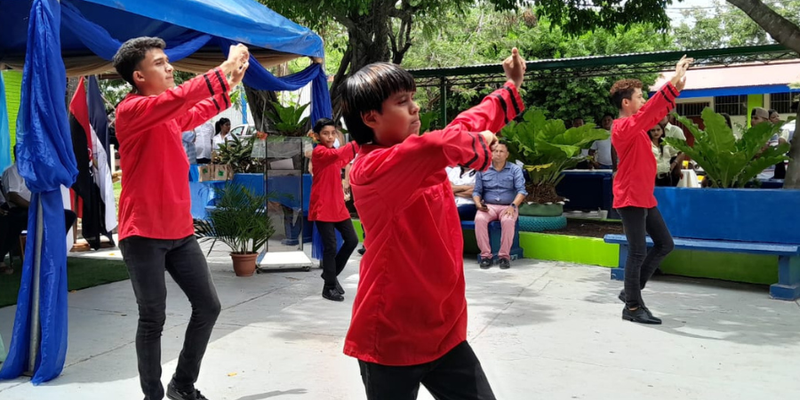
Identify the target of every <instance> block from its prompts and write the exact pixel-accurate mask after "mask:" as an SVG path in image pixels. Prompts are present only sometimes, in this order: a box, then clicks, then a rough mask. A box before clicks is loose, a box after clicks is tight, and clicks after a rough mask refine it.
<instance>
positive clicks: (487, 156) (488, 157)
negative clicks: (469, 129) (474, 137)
mask: <svg viewBox="0 0 800 400" xmlns="http://www.w3.org/2000/svg"><path fill="white" fill-rule="evenodd" d="M478 142H480V144H481V146H483V156H484V160H483V165H481V169H480V171H485V170H486V168H487V167H488V166H489V161H491V160H492V157H491V155H490V153H489V149H488V148H487V147H486V141H485V140H483V136H478Z"/></svg>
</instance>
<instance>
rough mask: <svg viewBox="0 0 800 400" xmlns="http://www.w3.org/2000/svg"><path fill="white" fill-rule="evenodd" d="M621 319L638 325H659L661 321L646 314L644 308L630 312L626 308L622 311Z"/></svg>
mask: <svg viewBox="0 0 800 400" xmlns="http://www.w3.org/2000/svg"><path fill="white" fill-rule="evenodd" d="M622 319H624V320H626V321H631V322H638V323H640V324H648V325H661V320H660V319H658V318H656V317H653V316H651V315H650V314H648V313H647V311H646V309H645V308H644V307H639V308H637V309H635V310H631V309H629V308H628V307H625V308H623V309H622Z"/></svg>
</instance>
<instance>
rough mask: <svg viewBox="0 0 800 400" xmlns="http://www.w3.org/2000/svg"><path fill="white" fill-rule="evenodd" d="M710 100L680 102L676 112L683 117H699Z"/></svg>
mask: <svg viewBox="0 0 800 400" xmlns="http://www.w3.org/2000/svg"><path fill="white" fill-rule="evenodd" d="M709 105H710V104H708V102H702V103H678V104H677V105H676V106H675V112H677V113H678V115H680V116H682V117H699V116H700V114H701V113H702V112H703V109H704V108H706V107H708V106H709Z"/></svg>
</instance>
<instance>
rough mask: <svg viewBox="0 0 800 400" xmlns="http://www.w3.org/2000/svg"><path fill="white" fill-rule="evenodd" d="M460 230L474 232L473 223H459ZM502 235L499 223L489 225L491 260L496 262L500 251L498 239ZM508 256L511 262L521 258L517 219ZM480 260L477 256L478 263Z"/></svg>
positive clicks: (479, 256) (493, 222)
mask: <svg viewBox="0 0 800 400" xmlns="http://www.w3.org/2000/svg"><path fill="white" fill-rule="evenodd" d="M461 229H462V230H464V229H469V230H472V231H474V230H475V221H461ZM502 234H503V227H502V226H501V225H500V221H492V222H490V223H489V241H490V242H491V244H492V255H493V257H492V259H493V260H494V261H497V259H498V257H497V253H498V252H499V251H500V239H501V238H502ZM509 255H510V256H511V260H516V259H518V258H522V247H520V246H519V219H517V222H516V225H515V229H514V242H513V244H512V245H511V251H509ZM480 260H481V255H480V254H478V261H480Z"/></svg>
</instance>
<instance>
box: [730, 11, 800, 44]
mask: <svg viewBox="0 0 800 400" xmlns="http://www.w3.org/2000/svg"><path fill="white" fill-rule="evenodd" d="M727 1H728V3H731V4H733V5H734V6H736V7H738V8H739V9H741V10H742V11H744V13H745V14H747V16H749V17H750V18H751V19H752V20H753V21H755V23H756V24H758V25H759V26H760V27H761V28H762V29H764V30H765V31H766V32H767V33H769V35H770V36H772V38H773V39H775V41H777V42H778V43H780V44H782V45H784V46H786V47H787V48H789V49H792V50H794V51H795V52H797V53H798V54H800V27H798V26H797V25H795V24H794V23H792V21H789V20H788V19H786V18H784V17H782V16H781V15H780V14H778V13H776V12H775V11H774V10H773V9H772V8H770V7H769V6H768V5H766V4H764V3H762V2H761V0H727Z"/></svg>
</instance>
